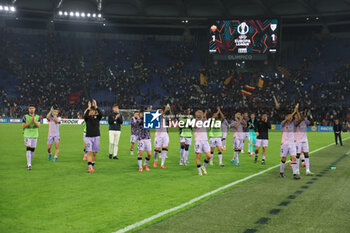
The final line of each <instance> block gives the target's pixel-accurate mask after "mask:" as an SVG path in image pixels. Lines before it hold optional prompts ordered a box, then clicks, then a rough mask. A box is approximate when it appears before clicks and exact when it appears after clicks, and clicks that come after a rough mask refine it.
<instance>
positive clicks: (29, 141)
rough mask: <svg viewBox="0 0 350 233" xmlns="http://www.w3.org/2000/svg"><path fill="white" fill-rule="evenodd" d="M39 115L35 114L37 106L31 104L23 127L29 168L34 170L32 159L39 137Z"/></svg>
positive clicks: (23, 121) (24, 118)
mask: <svg viewBox="0 0 350 233" xmlns="http://www.w3.org/2000/svg"><path fill="white" fill-rule="evenodd" d="M39 127H40V122H39V115H36V114H35V106H34V105H33V104H30V105H29V106H28V114H26V115H24V117H23V120H22V129H23V136H24V144H25V146H26V149H27V152H26V157H27V169H28V170H32V159H33V157H34V151H35V148H36V145H37V142H38V137H39Z"/></svg>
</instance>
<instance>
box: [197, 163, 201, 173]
mask: <svg viewBox="0 0 350 233" xmlns="http://www.w3.org/2000/svg"><path fill="white" fill-rule="evenodd" d="M197 170H198V172H199V173H201V172H202V169H201V165H200V164H197Z"/></svg>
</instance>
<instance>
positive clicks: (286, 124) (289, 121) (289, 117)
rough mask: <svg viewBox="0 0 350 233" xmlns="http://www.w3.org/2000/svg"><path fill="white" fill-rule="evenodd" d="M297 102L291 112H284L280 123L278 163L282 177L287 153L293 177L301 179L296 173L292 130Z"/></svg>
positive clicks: (293, 129) (294, 124) (294, 123)
mask: <svg viewBox="0 0 350 233" xmlns="http://www.w3.org/2000/svg"><path fill="white" fill-rule="evenodd" d="M298 107H299V104H297V105H296V106H295V108H294V111H293V112H292V113H291V114H286V115H285V118H284V121H282V123H281V131H282V143H281V164H280V177H281V178H284V177H285V175H284V166H285V163H286V158H287V155H288V154H289V155H290V157H291V160H292V169H293V178H294V179H297V180H298V179H301V177H300V176H299V175H298V174H297V162H296V146H295V138H294V131H295V127H296V122H295V121H294V120H293V117H294V115H295V114H296V113H297V110H298Z"/></svg>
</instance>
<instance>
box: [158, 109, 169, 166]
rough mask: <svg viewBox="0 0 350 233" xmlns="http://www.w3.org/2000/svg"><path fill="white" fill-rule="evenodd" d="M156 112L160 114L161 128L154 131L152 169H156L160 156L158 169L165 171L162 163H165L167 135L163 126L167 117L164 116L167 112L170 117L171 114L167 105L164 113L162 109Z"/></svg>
mask: <svg viewBox="0 0 350 233" xmlns="http://www.w3.org/2000/svg"><path fill="white" fill-rule="evenodd" d="M157 111H159V112H160V113H161V117H160V119H161V121H162V122H161V128H160V129H156V132H155V137H154V164H153V167H157V164H158V157H159V155H161V158H162V162H161V165H160V168H162V169H165V168H166V167H165V166H164V163H165V159H166V157H167V153H168V148H169V135H168V130H167V128H165V127H164V124H168V122H169V118H168V117H167V116H164V114H165V113H167V112H168V111H169V112H170V115H172V113H171V109H170V106H169V104H167V105H166V106H165V108H164V111H163V109H158V110H157Z"/></svg>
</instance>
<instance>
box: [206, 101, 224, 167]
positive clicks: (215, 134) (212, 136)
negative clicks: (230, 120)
mask: <svg viewBox="0 0 350 233" xmlns="http://www.w3.org/2000/svg"><path fill="white" fill-rule="evenodd" d="M219 115H220V119H224V118H225V117H224V114H223V113H222V112H221V109H220V107H217V112H215V113H214V114H213V116H212V121H214V122H215V123H216V122H221V123H220V127H215V123H214V126H213V127H211V128H210V131H209V145H210V153H211V158H210V165H213V157H214V151H215V147H216V148H217V149H218V158H219V166H220V167H223V166H224V164H223V163H222V152H221V151H222V140H221V138H222V129H221V124H222V121H221V120H220V119H219Z"/></svg>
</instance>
